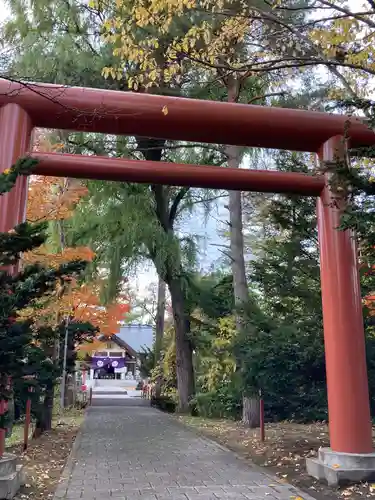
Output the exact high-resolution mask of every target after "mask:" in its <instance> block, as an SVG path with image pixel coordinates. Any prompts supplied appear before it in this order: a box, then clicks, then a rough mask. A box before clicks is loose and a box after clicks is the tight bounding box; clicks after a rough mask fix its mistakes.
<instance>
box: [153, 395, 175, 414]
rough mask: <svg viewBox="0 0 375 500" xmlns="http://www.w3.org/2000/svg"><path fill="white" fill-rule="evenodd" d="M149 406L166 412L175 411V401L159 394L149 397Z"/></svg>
mask: <svg viewBox="0 0 375 500" xmlns="http://www.w3.org/2000/svg"><path fill="white" fill-rule="evenodd" d="M150 403H151V406H153V407H155V408H158V409H159V410H161V411H165V412H166V413H174V412H175V411H176V406H177V403H176V401H174V400H173V399H172V398H170V397H168V396H160V397H158V398H157V397H155V396H153V397H152V398H151V401H150Z"/></svg>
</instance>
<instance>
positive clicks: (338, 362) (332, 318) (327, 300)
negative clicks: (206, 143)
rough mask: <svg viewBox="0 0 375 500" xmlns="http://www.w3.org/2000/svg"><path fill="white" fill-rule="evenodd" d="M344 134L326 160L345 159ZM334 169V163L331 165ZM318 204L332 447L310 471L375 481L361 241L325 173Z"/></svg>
mask: <svg viewBox="0 0 375 500" xmlns="http://www.w3.org/2000/svg"><path fill="white" fill-rule="evenodd" d="M345 148H346V146H345V141H344V139H343V137H340V136H337V137H333V138H331V139H330V140H329V141H327V142H326V143H325V144H323V145H322V148H321V151H320V153H319V157H320V160H321V161H322V162H332V164H333V168H334V163H335V162H336V161H340V160H344V159H345V155H346V149H345ZM328 170H329V166H328ZM325 176H326V185H325V187H324V189H323V191H322V193H321V196H320V198H319V199H318V202H317V216H318V231H319V246H320V274H321V288H322V303H323V324H324V344H325V356H326V374H327V392H328V417H329V431H330V443H331V447H330V448H327V449H324V448H322V449H320V450H319V457H318V459H317V460H316V459H308V460H307V469H308V472H309V473H310V474H311V475H312V476H314V477H316V478H318V479H325V480H328V483H329V484H331V485H337V484H340V483H345V482H351V481H354V482H357V481H360V480H370V479H371V480H373V479H375V454H374V453H373V446H372V427H371V417H370V404H369V390H368V378H367V366H366V351H365V335H364V328H363V316H362V301H361V293H360V282H359V272H358V257H357V245H356V241H355V237H354V234H353V233H352V232H351V231H340V230H338V227H339V225H340V218H341V214H342V211H343V209H344V208H345V204H346V196H345V192H344V190H340V189H338V190H335V188H334V187H333V186H331V185H330V184H331V183H330V178H331V174H330V173H329V171H328V172H326V174H325Z"/></svg>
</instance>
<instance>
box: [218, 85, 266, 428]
mask: <svg viewBox="0 0 375 500" xmlns="http://www.w3.org/2000/svg"><path fill="white" fill-rule="evenodd" d="M238 94H239V82H238V80H237V79H236V78H230V79H229V80H228V101H229V102H236V101H237V99H238ZM225 153H226V155H227V159H228V166H229V167H231V168H239V167H240V163H241V151H240V148H239V147H238V146H227V147H226V148H225ZM229 223H230V255H231V261H232V274H233V290H234V302H235V306H236V326H237V329H238V331H243V329H244V328H245V323H244V308H245V306H246V304H247V303H248V301H249V290H248V285H247V279H246V267H245V257H244V240H243V226H242V195H241V192H240V191H229ZM249 389H250V388H249ZM242 420H243V422H244V423H245V424H246V425H248V426H249V427H251V428H255V427H258V426H259V423H260V422H259V400H258V398H257V397H251V398H249V395H248V394H246V393H245V394H244V395H243V413H242Z"/></svg>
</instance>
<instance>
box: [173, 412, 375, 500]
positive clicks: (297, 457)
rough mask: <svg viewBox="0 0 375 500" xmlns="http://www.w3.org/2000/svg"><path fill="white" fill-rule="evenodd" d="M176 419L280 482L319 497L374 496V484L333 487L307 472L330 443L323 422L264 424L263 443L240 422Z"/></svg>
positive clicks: (354, 497) (323, 499)
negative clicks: (310, 459)
mask: <svg viewBox="0 0 375 500" xmlns="http://www.w3.org/2000/svg"><path fill="white" fill-rule="evenodd" d="M178 419H179V420H180V421H181V422H183V423H184V424H186V425H188V426H189V427H192V428H194V429H195V430H197V431H198V432H201V433H202V434H204V435H206V436H207V437H210V438H212V439H214V440H215V441H217V442H219V443H220V444H222V445H224V446H226V447H227V448H229V449H230V450H232V451H234V452H236V453H238V454H239V455H240V456H242V457H243V458H245V459H248V460H251V461H252V462H254V463H256V464H257V465H260V466H262V467H267V468H268V469H269V470H270V472H272V473H273V474H276V476H277V477H278V478H279V482H280V483H290V484H293V485H294V486H297V487H298V488H300V489H301V490H303V491H306V492H307V493H309V495H311V496H313V497H315V498H317V499H318V500H327V499H332V500H336V499H341V500H342V499H343V498H345V497H348V498H350V499H353V500H359V499H361V498H362V499H363V498H370V497H373V496H375V484H369V483H361V484H359V485H354V486H350V487H348V488H341V489H339V488H337V489H335V488H329V487H328V486H326V485H324V484H321V483H319V482H318V481H316V480H315V479H313V478H311V477H310V476H308V475H307V473H306V467H305V460H306V458H308V457H314V456H316V455H317V451H318V449H319V447H321V446H322V447H324V446H329V435H328V427H327V425H326V423H324V422H316V423H313V424H309V425H303V424H296V423H293V422H281V423H274V424H267V425H266V441H265V442H264V443H262V442H260V440H259V429H255V430H254V429H249V428H246V427H244V426H243V425H242V424H241V423H240V422H233V421H230V420H224V419H222V420H214V419H212V420H211V419H204V418H200V417H186V416H180V417H178ZM296 498H298V497H296Z"/></svg>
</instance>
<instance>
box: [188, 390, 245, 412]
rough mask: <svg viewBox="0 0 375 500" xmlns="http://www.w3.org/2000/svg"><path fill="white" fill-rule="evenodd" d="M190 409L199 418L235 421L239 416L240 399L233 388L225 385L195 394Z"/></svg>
mask: <svg viewBox="0 0 375 500" xmlns="http://www.w3.org/2000/svg"><path fill="white" fill-rule="evenodd" d="M190 407H191V412H192V414H193V415H197V416H200V417H206V418H232V419H237V418H238V417H239V416H240V414H241V399H240V395H239V393H238V392H237V391H236V390H235V388H234V387H233V386H232V385H227V386H223V387H220V388H219V389H218V390H216V391H210V392H201V393H198V394H196V395H195V397H194V398H193V399H192V400H191V403H190Z"/></svg>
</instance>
